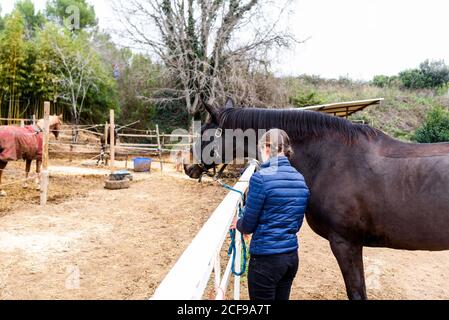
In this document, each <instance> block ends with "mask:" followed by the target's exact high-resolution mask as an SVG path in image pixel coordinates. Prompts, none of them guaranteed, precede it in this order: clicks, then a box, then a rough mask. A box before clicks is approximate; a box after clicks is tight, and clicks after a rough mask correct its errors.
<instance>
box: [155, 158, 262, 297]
mask: <svg viewBox="0 0 449 320" xmlns="http://www.w3.org/2000/svg"><path fill="white" fill-rule="evenodd" d="M255 170H256V165H255V164H250V165H249V167H248V168H247V169H246V170H245V172H244V173H243V175H242V177H241V178H240V180H239V182H237V184H236V185H235V186H234V188H235V189H236V190H238V191H240V192H246V190H247V189H248V186H249V180H250V178H251V176H252V174H253V173H254V171H255ZM242 201H243V200H242V197H241V195H240V194H239V193H238V192H235V191H230V192H229V194H228V195H227V196H226V197H225V198H224V200H223V201H222V202H221V203H220V205H219V206H218V207H217V208H216V209H215V211H214V212H213V214H212V216H211V217H210V218H209V220H208V221H207V222H206V223H205V224H204V226H203V227H202V229H201V230H200V231H199V232H198V234H197V235H196V236H195V238H194V239H193V241H192V242H191V243H190V245H189V246H188V248H187V249H186V250H185V251H184V253H183V254H182V255H181V257H180V258H179V260H178V261H177V262H176V264H175V265H174V266H173V268H172V269H171V270H170V271H169V272H168V274H167V276H166V277H165V279H164V280H163V281H162V282H161V284H160V285H159V287H158V288H157V289H156V291H155V293H154V295H153V296H152V297H151V300H202V299H204V298H205V292H206V291H207V289H208V287H210V286H212V285H213V292H214V298H215V300H225V299H226V297H227V296H228V294H227V292H228V291H230V286H229V284H230V281H231V278H232V276H233V273H232V259H231V258H229V260H228V262H227V264H226V267H225V269H224V272H223V273H222V256H223V250H224V248H223V246H224V244H225V240H226V238H227V235H228V233H229V227H230V225H231V223H232V221H233V219H234V217H235V216H236V214H237V212H238V209H239V206H240V205H243V203H242ZM240 238H241V235H240V234H239V232H238V231H237V233H236V236H235V239H236V256H235V264H234V267H235V272H236V273H239V272H240V271H241V269H240V266H241V259H242V257H241V248H242V243H241V241H240ZM212 273H213V275H214V277H213V280H212V279H211V277H212ZM240 282H241V277H239V276H234V284H233V288H232V289H233V294H232V297H233V299H234V300H239V299H240Z"/></svg>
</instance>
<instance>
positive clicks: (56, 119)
mask: <svg viewBox="0 0 449 320" xmlns="http://www.w3.org/2000/svg"><path fill="white" fill-rule="evenodd" d="M61 126H62V114H61V115H59V116H57V115H54V116H50V132H51V133H53V134H54V136H55V138H56V140H59V132H60V131H61Z"/></svg>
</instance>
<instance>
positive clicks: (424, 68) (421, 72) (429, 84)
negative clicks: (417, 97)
mask: <svg viewBox="0 0 449 320" xmlns="http://www.w3.org/2000/svg"><path fill="white" fill-rule="evenodd" d="M399 78H400V80H401V82H402V84H403V85H404V87H406V88H408V89H422V88H430V89H435V88H440V87H442V86H444V85H445V84H446V83H448V82H449V67H448V66H447V65H446V64H445V63H444V61H443V60H440V61H429V60H426V61H424V62H423V63H421V64H420V66H419V68H418V69H410V70H405V71H403V72H401V73H400V74H399Z"/></svg>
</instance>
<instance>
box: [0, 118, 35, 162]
mask: <svg viewBox="0 0 449 320" xmlns="http://www.w3.org/2000/svg"><path fill="white" fill-rule="evenodd" d="M0 149H1V150H2V151H1V153H0V160H1V161H16V160H21V159H29V160H33V159H39V160H40V159H42V137H41V135H40V134H38V133H36V132H35V131H34V128H33V127H16V126H0Z"/></svg>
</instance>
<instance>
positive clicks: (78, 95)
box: [40, 24, 118, 124]
mask: <svg viewBox="0 0 449 320" xmlns="http://www.w3.org/2000/svg"><path fill="white" fill-rule="evenodd" d="M89 39H90V35H89V34H88V33H86V32H83V31H80V32H79V33H77V34H76V36H73V35H71V34H70V33H69V31H68V30H65V31H64V32H61V30H60V29H59V28H58V27H57V26H55V25H54V24H48V25H47V26H46V27H45V29H44V30H43V32H42V33H41V35H40V41H41V44H40V47H41V53H42V56H41V60H42V61H43V63H44V65H45V66H47V67H48V68H49V69H50V70H51V74H53V75H54V77H53V79H52V82H53V83H54V85H55V87H56V93H55V100H58V101H63V102H65V103H67V104H68V105H69V106H70V112H71V115H72V121H73V122H75V123H76V124H79V123H80V122H81V119H82V118H88V119H92V117H94V116H96V115H99V114H100V113H103V114H106V112H105V111H106V110H107V109H109V108H117V107H118V106H117V104H116V100H114V96H116V94H115V92H116V87H115V83H114V80H113V79H112V69H111V68H108V67H106V66H105V65H104V63H103V61H102V60H101V58H100V57H99V56H98V54H97V52H96V51H95V50H94V48H93V45H92V43H91V42H90V41H89ZM95 107H97V108H99V110H94V109H93V108H95ZM84 116H86V117H84ZM103 119H104V116H103V118H102V119H96V120H97V122H99V121H100V120H103Z"/></svg>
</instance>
